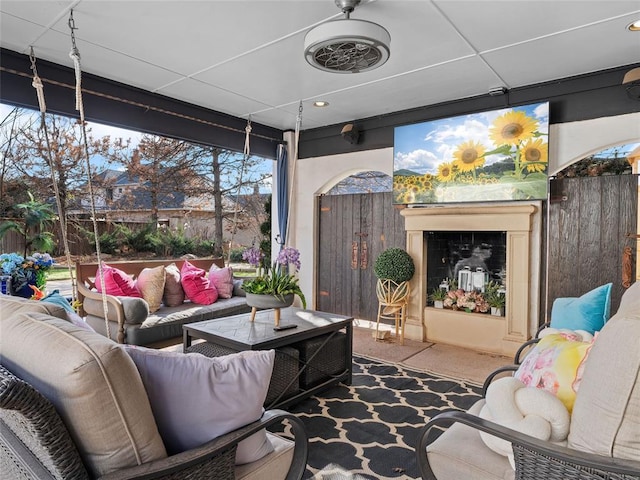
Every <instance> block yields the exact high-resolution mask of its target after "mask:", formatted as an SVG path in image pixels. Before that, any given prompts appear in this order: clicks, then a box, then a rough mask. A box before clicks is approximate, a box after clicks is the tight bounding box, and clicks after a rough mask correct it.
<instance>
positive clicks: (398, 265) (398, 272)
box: [373, 247, 416, 303]
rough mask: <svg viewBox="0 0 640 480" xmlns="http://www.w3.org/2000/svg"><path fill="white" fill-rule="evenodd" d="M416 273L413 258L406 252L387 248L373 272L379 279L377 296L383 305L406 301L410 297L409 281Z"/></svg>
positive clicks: (378, 259)
mask: <svg viewBox="0 0 640 480" xmlns="http://www.w3.org/2000/svg"><path fill="white" fill-rule="evenodd" d="M415 271H416V267H415V264H414V263H413V258H411V255H409V254H408V253H407V252H406V250H403V249H402V248H398V247H391V248H387V249H386V250H385V251H384V252H382V253H381V254H380V255H379V256H378V258H377V259H376V261H375V263H374V265H373V272H374V273H375V274H376V277H378V282H377V284H376V294H377V296H378V301H379V302H381V303H389V302H391V301H393V302H394V303H397V302H401V301H405V300H406V298H407V296H408V295H409V280H411V278H413V274H414V273H415Z"/></svg>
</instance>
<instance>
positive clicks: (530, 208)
mask: <svg viewBox="0 0 640 480" xmlns="http://www.w3.org/2000/svg"><path fill="white" fill-rule="evenodd" d="M401 213H402V215H403V216H404V218H405V230H406V232H407V251H408V252H409V254H410V255H411V256H412V257H413V259H414V261H415V263H416V274H415V276H414V278H413V280H412V281H411V291H412V293H411V300H410V305H409V309H408V320H407V325H406V335H407V336H408V337H409V338H415V339H421V340H423V341H424V340H426V341H430V342H436V343H446V344H451V345H457V346H461V347H466V348H471V349H474V350H477V351H482V352H489V353H496V354H501V355H512V354H513V353H515V351H516V350H517V349H518V347H519V346H520V345H521V344H522V343H523V342H524V341H526V340H527V339H528V338H530V336H531V335H532V333H533V332H535V329H536V328H537V324H538V321H537V319H538V316H539V308H538V303H539V302H538V299H539V290H540V274H539V272H540V269H539V268H538V266H539V265H540V263H541V262H540V252H541V228H542V227H541V204H540V202H532V203H514V204H492V205H488V206H487V205H483V206H446V207H442V206H438V207H414V208H406V209H404V210H403V211H402V212H401ZM474 252H475V255H474ZM472 257H473V258H472ZM469 259H471V260H473V261H471V260H469ZM478 260H481V261H483V262H484V264H482V263H478ZM434 263H435V265H434ZM456 267H458V268H456ZM461 268H466V269H467V270H468V271H469V272H476V270H477V271H478V274H480V272H481V270H482V271H484V272H485V273H484V274H485V275H486V277H485V278H486V280H487V281H488V280H492V281H494V282H496V283H499V284H500V285H501V287H503V288H504V291H505V296H506V306H505V307H506V308H505V315H504V316H503V317H498V316H492V315H488V314H485V313H467V312H465V311H456V310H447V309H436V308H433V307H432V306H430V305H429V304H428V303H429V302H428V295H429V292H431V291H432V290H433V289H434V288H436V287H437V285H436V283H437V284H438V285H440V283H441V282H442V279H443V278H442V276H443V275H444V277H445V278H446V277H449V275H451V276H454V277H456V278H455V280H458V277H461V279H462V280H463V281H464V280H465V279H466V278H467V277H466V276H465V274H463V275H460V274H459V273H458V272H459V270H460V269H461ZM476 278H477V277H476ZM450 279H451V278H450ZM476 287H477V289H478V290H480V283H478V284H477V285H476Z"/></svg>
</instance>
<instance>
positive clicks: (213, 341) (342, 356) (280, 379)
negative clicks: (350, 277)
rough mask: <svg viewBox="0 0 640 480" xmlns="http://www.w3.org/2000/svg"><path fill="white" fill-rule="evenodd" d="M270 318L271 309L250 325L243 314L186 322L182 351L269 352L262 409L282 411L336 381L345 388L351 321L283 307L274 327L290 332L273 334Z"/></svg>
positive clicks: (348, 379)
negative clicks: (270, 367) (267, 383)
mask: <svg viewBox="0 0 640 480" xmlns="http://www.w3.org/2000/svg"><path fill="white" fill-rule="evenodd" d="M274 315H275V313H274V311H273V310H261V311H258V312H257V314H256V316H255V320H254V321H253V322H251V321H250V317H251V314H250V313H245V314H241V315H234V316H231V317H224V318H218V319H213V320H205V321H203V322H196V323H189V324H186V325H184V326H183V340H184V345H183V348H184V351H185V353H189V352H199V353H203V354H205V355H207V356H220V355H226V354H229V353H233V352H239V351H243V350H269V349H275V350H276V360H275V363H274V367H273V375H272V377H271V384H270V387H269V393H268V394H267V401H266V402H265V406H267V407H268V408H274V407H279V408H283V407H286V406H288V405H291V404H293V403H295V402H298V401H300V400H302V399H303V398H306V397H308V396H310V395H313V394H315V393H318V392H320V391H322V390H325V389H327V388H329V387H331V386H333V385H336V384H337V383H339V382H342V383H345V384H347V385H349V384H351V355H352V351H353V326H352V321H353V317H346V316H343V315H336V314H333V313H326V312H317V311H314V310H302V309H300V308H295V307H289V308H284V309H281V314H280V327H282V326H286V325H296V328H292V329H289V330H279V331H276V330H274ZM194 339H202V340H205V342H200V343H193V340H194Z"/></svg>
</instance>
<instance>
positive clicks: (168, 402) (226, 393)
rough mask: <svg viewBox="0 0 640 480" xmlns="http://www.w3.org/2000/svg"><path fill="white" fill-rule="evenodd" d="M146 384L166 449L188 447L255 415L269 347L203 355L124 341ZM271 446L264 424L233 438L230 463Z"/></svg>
mask: <svg viewBox="0 0 640 480" xmlns="http://www.w3.org/2000/svg"><path fill="white" fill-rule="evenodd" d="M124 348H125V349H126V351H127V353H129V355H130V356H131V358H132V359H133V361H134V363H135V364H136V367H138V371H139V372H140V376H141V377H142V382H143V383H144V386H145V388H146V390H147V395H148V396H149V401H150V403H151V409H152V410H153V415H154V417H155V419H156V422H157V424H158V430H159V431H160V436H161V437H162V439H163V441H164V443H165V447H166V448H167V451H168V452H169V453H170V454H175V453H179V452H183V451H186V450H189V449H191V448H194V447H197V446H199V445H202V444H203V443H206V442H208V441H209V440H213V439H214V438H216V437H219V436H220V435H223V434H225V433H228V432H231V431H233V430H236V429H238V428H240V427H242V426H244V425H247V424H249V423H251V422H255V421H256V420H258V419H259V418H260V417H261V416H262V413H263V408H262V405H263V403H264V401H265V398H266V396H267V390H268V389H269V381H270V379H271V373H272V370H273V361H274V358H275V351H274V350H258V351H245V352H239V353H234V354H231V355H225V356H223V357H213V358H210V357H206V356H204V355H202V354H199V353H190V354H184V353H180V352H171V351H164V350H154V349H150V348H145V347H137V346H133V345H125V346H124ZM272 451H273V445H271V442H270V441H269V439H268V438H267V434H266V431H265V430H262V431H260V432H257V433H255V434H254V435H252V436H251V437H249V438H247V439H245V440H243V441H242V442H240V443H239V444H238V449H237V453H236V464H238V465H239V464H241V463H249V462H253V461H255V460H258V459H260V458H262V457H263V456H264V455H266V454H268V453H270V452H272Z"/></svg>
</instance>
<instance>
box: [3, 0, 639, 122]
mask: <svg viewBox="0 0 640 480" xmlns="http://www.w3.org/2000/svg"><path fill="white" fill-rule="evenodd" d="M72 7H73V9H74V20H75V24H76V27H77V30H76V37H77V44H78V48H79V49H80V54H81V57H82V67H83V71H85V72H88V73H92V74H95V75H99V76H101V77H106V78H109V79H112V80H115V81H119V82H123V83H127V84H130V85H132V86H135V87H138V88H141V89H144V90H148V91H151V92H157V93H160V94H162V95H166V96H169V97H173V98H176V99H179V100H182V101H186V102H189V103H194V104H197V105H201V106H203V107H207V108H211V109H214V110H219V111H221V112H224V113H227V114H230V115H234V116H238V117H241V118H247V117H248V116H249V115H251V117H252V119H253V120H254V121H256V122H259V123H264V124H266V125H270V126H273V127H276V128H280V129H293V128H295V122H296V116H297V108H298V103H299V102H300V101H301V100H302V101H303V105H304V117H305V118H304V120H303V128H314V127H319V126H323V125H330V124H339V123H342V122H349V121H353V120H354V119H358V118H364V117H371V116H377V115H381V114H385V113H390V112H396V111H400V110H404V109H408V108H414V107H419V106H425V105H430V104H434V103H440V102H443V101H448V100H453V99H457V98H463V97H468V96H473V95H481V94H484V93H487V92H488V90H489V89H490V88H492V87H497V86H505V87H507V88H512V87H516V86H524V85H531V84H535V83H538V82H542V81H548V80H555V79H561V78H565V77H569V76H575V75H581V74H584V73H590V72H593V71H598V70H605V69H609V68H613V67H618V66H621V65H631V64H634V63H638V62H640V32H635V33H632V32H629V31H628V30H626V26H627V25H628V24H629V23H631V22H632V21H635V20H640V3H639V2H638V0H631V1H617V0H535V1H532V0H508V1H507V0H363V1H362V2H361V4H360V5H359V6H358V7H357V8H356V9H355V11H354V12H353V13H352V14H351V18H353V19H360V20H368V21H372V22H376V23H378V24H380V25H382V26H383V27H385V28H386V29H387V30H388V31H389V32H390V34H391V57H390V59H389V61H388V62H387V63H386V64H385V65H383V66H382V67H380V68H377V69H374V70H371V71H368V72H363V73H359V74H335V73H327V72H323V71H320V70H316V69H315V68H313V67H311V66H310V65H308V64H307V62H306V61H305V59H304V56H303V44H304V36H305V34H306V32H307V31H308V30H309V29H310V28H312V27H314V26H316V25H319V24H321V23H324V22H326V21H329V20H332V19H337V18H342V17H343V15H342V13H341V12H340V10H339V9H338V8H337V7H336V5H335V2H334V0H298V1H294V0H280V1H279V0H251V1H250V0H185V1H165V0H138V1H119V0H73V1H52V0H45V1H32V0H29V1H24V0H2V2H0V16H1V19H0V28H1V31H0V45H1V46H2V47H3V48H7V49H10V50H14V51H17V52H20V53H28V51H29V46H30V45H33V47H34V49H35V53H36V55H37V57H38V58H39V59H44V60H49V61H52V62H54V63H59V64H62V65H66V66H70V64H71V62H70V59H69V56H68V54H69V50H70V48H71V40H70V35H69V28H68V25H67V22H68V16H69V10H70V8H72ZM317 99H322V100H327V101H329V102H330V106H329V107H327V108H324V109H313V108H312V107H311V106H310V105H311V101H312V100H317Z"/></svg>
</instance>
